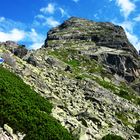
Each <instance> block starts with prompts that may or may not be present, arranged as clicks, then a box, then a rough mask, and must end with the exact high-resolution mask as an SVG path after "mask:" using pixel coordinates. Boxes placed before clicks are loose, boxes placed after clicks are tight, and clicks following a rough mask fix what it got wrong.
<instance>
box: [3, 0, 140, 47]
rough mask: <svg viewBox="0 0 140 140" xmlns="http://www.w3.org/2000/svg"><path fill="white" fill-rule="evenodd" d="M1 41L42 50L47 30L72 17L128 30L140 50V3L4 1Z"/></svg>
mask: <svg viewBox="0 0 140 140" xmlns="http://www.w3.org/2000/svg"><path fill="white" fill-rule="evenodd" d="M0 2H1V4H0V42H4V41H6V40H13V41H16V42H18V43H21V44H25V45H26V46H27V48H29V49H37V48H39V47H41V45H42V44H43V43H44V40H45V39H46V35H47V31H48V30H49V29H51V28H52V27H55V26H57V25H59V24H61V23H62V22H63V21H64V20H66V19H68V18H69V17H71V16H76V17H82V18H86V19H90V20H93V21H102V22H104V21H107V22H113V23H114V24H118V25H121V26H123V27H124V29H125V31H126V34H127V36H128V38H129V40H130V42H131V43H132V44H133V45H134V46H135V47H136V49H137V50H140V8H139V7H140V0H100V1H99V0H0Z"/></svg>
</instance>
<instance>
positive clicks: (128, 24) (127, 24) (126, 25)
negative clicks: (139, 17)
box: [119, 21, 135, 33]
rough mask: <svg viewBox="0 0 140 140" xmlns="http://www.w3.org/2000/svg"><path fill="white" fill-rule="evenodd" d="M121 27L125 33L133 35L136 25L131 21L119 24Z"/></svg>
mask: <svg viewBox="0 0 140 140" xmlns="http://www.w3.org/2000/svg"><path fill="white" fill-rule="evenodd" d="M119 25H120V26H122V27H123V28H124V29H125V31H129V32H131V33H132V32H133V28H134V25H135V24H134V23H133V22H131V21H124V22H122V23H119Z"/></svg>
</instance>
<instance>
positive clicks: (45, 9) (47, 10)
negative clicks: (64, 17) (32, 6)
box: [40, 3, 55, 14]
mask: <svg viewBox="0 0 140 140" xmlns="http://www.w3.org/2000/svg"><path fill="white" fill-rule="evenodd" d="M40 12H42V13H44V14H46V13H49V14H54V12H55V5H54V4H53V3H49V4H48V5H47V7H43V8H41V9H40Z"/></svg>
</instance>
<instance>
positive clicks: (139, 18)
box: [133, 14, 140, 22]
mask: <svg viewBox="0 0 140 140" xmlns="http://www.w3.org/2000/svg"><path fill="white" fill-rule="evenodd" d="M133 20H134V21H136V22H139V21H140V14H139V15H138V16H137V17H135V18H133Z"/></svg>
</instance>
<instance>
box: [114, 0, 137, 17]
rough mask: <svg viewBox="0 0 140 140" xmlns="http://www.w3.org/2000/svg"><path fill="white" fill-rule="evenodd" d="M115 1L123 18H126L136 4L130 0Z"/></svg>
mask: <svg viewBox="0 0 140 140" xmlns="http://www.w3.org/2000/svg"><path fill="white" fill-rule="evenodd" d="M116 3H117V5H118V6H119V7H120V8H121V9H120V11H121V12H122V14H123V16H124V17H125V18H127V17H128V16H129V15H130V14H131V12H133V11H134V10H135V8H136V5H135V4H134V3H132V2H131V1H130V0H116Z"/></svg>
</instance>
